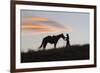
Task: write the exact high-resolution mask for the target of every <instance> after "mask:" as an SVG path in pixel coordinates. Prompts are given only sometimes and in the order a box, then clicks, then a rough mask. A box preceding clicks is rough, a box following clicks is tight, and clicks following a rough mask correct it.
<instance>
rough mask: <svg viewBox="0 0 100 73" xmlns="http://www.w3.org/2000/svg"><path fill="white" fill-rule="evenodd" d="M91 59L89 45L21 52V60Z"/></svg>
mask: <svg viewBox="0 0 100 73" xmlns="http://www.w3.org/2000/svg"><path fill="white" fill-rule="evenodd" d="M85 59H89V45H88V44H87V45H83V46H79V45H76V46H75V45H73V46H71V47H69V48H68V47H62V48H56V49H55V48H53V49H49V50H45V51H32V50H30V51H28V52H27V53H23V52H22V53H21V62H23V63H24V62H47V61H64V60H66V61H67V60H85Z"/></svg>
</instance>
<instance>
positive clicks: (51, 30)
mask: <svg viewBox="0 0 100 73" xmlns="http://www.w3.org/2000/svg"><path fill="white" fill-rule="evenodd" d="M89 16H90V15H89V13H82V12H81V13H78V12H60V11H59V12H56V11H39V10H21V50H22V51H27V50H28V49H33V50H37V48H38V47H39V46H40V45H41V42H42V38H44V37H45V36H48V35H51V36H53V35H57V34H60V33H63V34H64V35H65V36H66V34H67V33H69V36H70V42H71V44H72V45H73V44H87V43H89V24H90V23H89ZM65 43H66V42H65V41H63V40H62V39H60V40H59V42H58V44H57V47H61V46H65ZM52 47H53V45H51V44H48V45H47V48H52Z"/></svg>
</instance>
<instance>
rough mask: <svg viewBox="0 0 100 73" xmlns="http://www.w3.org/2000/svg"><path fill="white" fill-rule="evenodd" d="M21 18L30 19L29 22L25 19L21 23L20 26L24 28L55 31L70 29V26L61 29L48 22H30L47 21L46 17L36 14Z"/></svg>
mask: <svg viewBox="0 0 100 73" xmlns="http://www.w3.org/2000/svg"><path fill="white" fill-rule="evenodd" d="M23 19H26V20H30V22H25V20H24V21H23V22H22V24H21V28H22V29H24V30H35V31H37V32H57V31H72V29H71V28H69V27H66V26H65V27H66V29H62V28H60V27H55V26H52V25H48V24H32V22H31V21H44V22H45V21H49V19H47V18H43V17H37V16H24V17H23Z"/></svg>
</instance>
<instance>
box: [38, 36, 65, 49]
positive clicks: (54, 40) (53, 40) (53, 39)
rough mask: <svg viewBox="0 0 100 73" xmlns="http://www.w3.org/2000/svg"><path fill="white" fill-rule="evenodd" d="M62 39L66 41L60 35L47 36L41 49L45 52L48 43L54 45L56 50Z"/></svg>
mask: <svg viewBox="0 0 100 73" xmlns="http://www.w3.org/2000/svg"><path fill="white" fill-rule="evenodd" d="M60 38H63V39H65V37H64V35H63V34H59V35H56V36H47V37H45V38H43V40H42V44H41V45H40V47H39V49H40V48H41V47H43V50H45V48H46V45H47V43H50V44H54V48H56V45H57V42H58V40H59V39H60Z"/></svg>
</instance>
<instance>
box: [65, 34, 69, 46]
mask: <svg viewBox="0 0 100 73" xmlns="http://www.w3.org/2000/svg"><path fill="white" fill-rule="evenodd" d="M66 36H67V37H65V40H66V47H70V41H69V34H66Z"/></svg>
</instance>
